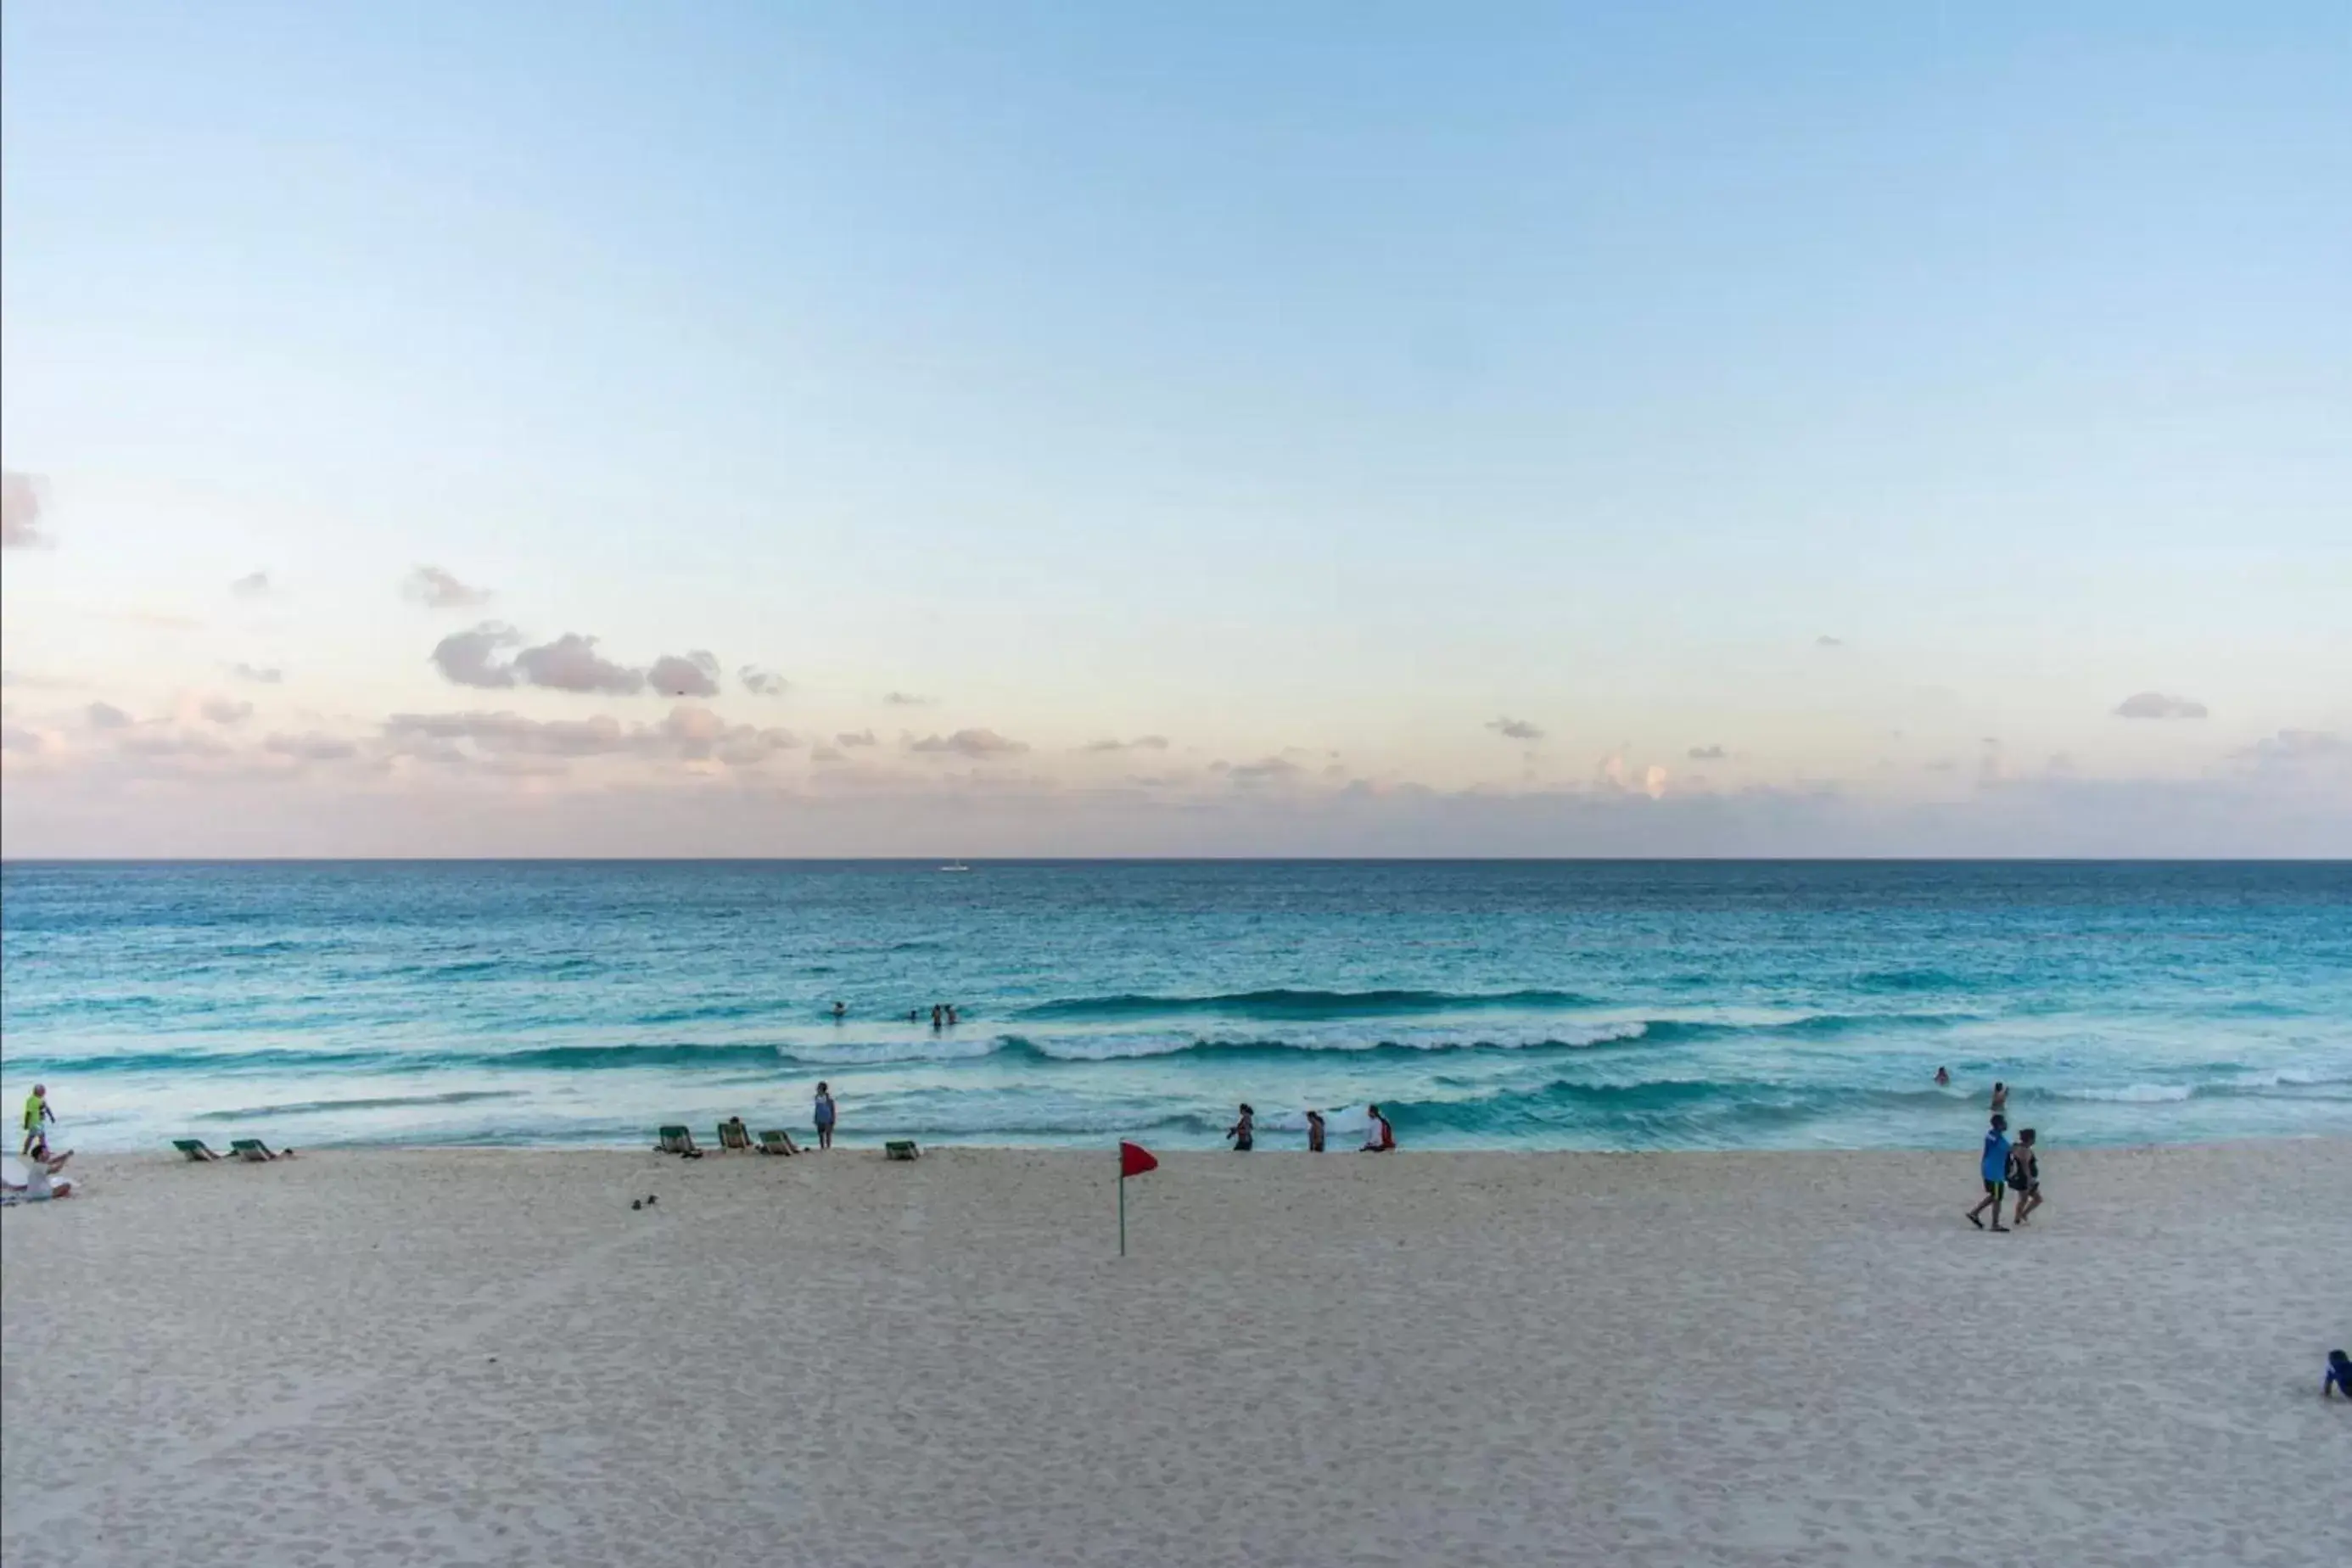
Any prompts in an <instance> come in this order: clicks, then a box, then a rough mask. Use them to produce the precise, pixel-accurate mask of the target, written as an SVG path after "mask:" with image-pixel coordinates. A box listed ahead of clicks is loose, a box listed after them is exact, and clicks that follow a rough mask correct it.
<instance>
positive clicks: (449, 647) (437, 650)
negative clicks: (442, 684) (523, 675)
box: [432, 621, 522, 690]
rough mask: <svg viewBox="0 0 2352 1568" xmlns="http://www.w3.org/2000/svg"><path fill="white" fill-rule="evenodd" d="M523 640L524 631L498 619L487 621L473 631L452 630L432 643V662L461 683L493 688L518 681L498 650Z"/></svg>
mask: <svg viewBox="0 0 2352 1568" xmlns="http://www.w3.org/2000/svg"><path fill="white" fill-rule="evenodd" d="M521 640H522V637H521V634H520V633H519V632H517V631H516V630H515V629H514V628H513V627H512V626H507V625H505V624H503V623H501V622H499V621H484V622H483V623H482V624H481V625H480V626H475V627H474V628H472V629H471V630H470V631H462V632H451V633H450V634H449V635H448V636H447V637H443V638H442V639H441V640H440V641H439V642H437V643H435V644H434V645H433V655H432V658H433V662H434V663H435V664H436V666H438V667H439V668H440V670H441V673H442V674H443V675H444V676H446V677H447V678H448V679H451V680H453V681H455V682H457V684H458V685H460V686H472V687H478V688H480V689H484V690H494V689H499V688H503V687H509V686H512V685H513V684H514V683H515V672H514V667H513V666H512V665H511V664H507V663H503V662H501V661H500V660H499V658H498V655H499V650H500V649H501V648H509V647H514V646H515V644H517V643H519V642H520V641H521Z"/></svg>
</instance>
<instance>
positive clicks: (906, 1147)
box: [882, 1138, 922, 1160]
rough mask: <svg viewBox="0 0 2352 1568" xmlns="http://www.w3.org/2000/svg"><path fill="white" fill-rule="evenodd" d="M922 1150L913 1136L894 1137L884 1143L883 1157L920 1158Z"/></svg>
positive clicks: (895, 1158) (894, 1158)
mask: <svg viewBox="0 0 2352 1568" xmlns="http://www.w3.org/2000/svg"><path fill="white" fill-rule="evenodd" d="M921 1154H922V1151H921V1150H920V1149H918V1148H916V1147H915V1141H914V1140H913V1139H912V1138H894V1139H892V1140H891V1141H890V1142H887V1143H885V1144H883V1145H882V1157H883V1158H884V1159H886V1160H913V1159H918V1158H919V1157H920V1156H921Z"/></svg>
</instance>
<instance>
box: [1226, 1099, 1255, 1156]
mask: <svg viewBox="0 0 2352 1568" xmlns="http://www.w3.org/2000/svg"><path fill="white" fill-rule="evenodd" d="M1225 1136H1226V1137H1227V1138H1230V1139H1232V1140H1233V1144H1234V1153H1236V1154H1246V1153H1248V1152H1250V1149H1251V1147H1252V1146H1253V1145H1254V1144H1255V1143H1256V1142H1257V1112H1256V1111H1255V1110H1251V1109H1250V1107H1249V1102H1248V1101H1247V1100H1244V1101H1243V1102H1242V1115H1241V1120H1240V1121H1236V1122H1234V1124H1233V1125H1232V1126H1231V1127H1228V1128H1226V1129H1225Z"/></svg>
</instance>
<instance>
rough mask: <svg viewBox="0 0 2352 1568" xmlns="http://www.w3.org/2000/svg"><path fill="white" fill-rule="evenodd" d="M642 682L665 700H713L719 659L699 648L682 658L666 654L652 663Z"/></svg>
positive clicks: (716, 691) (716, 689)
mask: <svg viewBox="0 0 2352 1568" xmlns="http://www.w3.org/2000/svg"><path fill="white" fill-rule="evenodd" d="M646 680H647V682H649V683H650V684H651V685H652V687H653V689H655V690H656V691H658V692H660V693H661V694H662V695H664V696H665V697H716V696H718V695H719V660H718V659H717V658H715V657H713V656H712V655H711V654H709V653H708V652H706V651H704V650H703V649H700V648H697V649H696V650H695V651H693V652H692V653H689V654H687V655H685V656H683V657H680V656H679V655H677V654H674V653H666V654H664V655H662V656H661V657H660V658H657V659H656V660H654V667H653V668H652V669H651V670H649V671H647V672H646Z"/></svg>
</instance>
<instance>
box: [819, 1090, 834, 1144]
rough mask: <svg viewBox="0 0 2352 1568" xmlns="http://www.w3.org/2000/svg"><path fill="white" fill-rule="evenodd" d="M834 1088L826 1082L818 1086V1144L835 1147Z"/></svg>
mask: <svg viewBox="0 0 2352 1568" xmlns="http://www.w3.org/2000/svg"><path fill="white" fill-rule="evenodd" d="M833 1118H834V1109H833V1090H831V1089H827V1088H826V1087H825V1086H824V1084H818V1085H817V1086H816V1146H817V1147H818V1148H820V1149H830V1148H832V1147H833Z"/></svg>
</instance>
